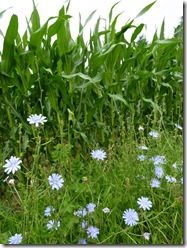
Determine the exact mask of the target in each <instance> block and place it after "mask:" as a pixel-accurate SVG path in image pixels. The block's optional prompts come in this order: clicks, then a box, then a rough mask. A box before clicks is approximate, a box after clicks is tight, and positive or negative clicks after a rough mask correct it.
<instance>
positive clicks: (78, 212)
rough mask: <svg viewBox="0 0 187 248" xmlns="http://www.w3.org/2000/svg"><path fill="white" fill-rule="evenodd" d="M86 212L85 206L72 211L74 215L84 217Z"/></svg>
mask: <svg viewBox="0 0 187 248" xmlns="http://www.w3.org/2000/svg"><path fill="white" fill-rule="evenodd" d="M86 214H87V210H86V208H79V210H78V211H75V212H74V215H76V216H78V217H81V216H82V217H84V216H85V215H86Z"/></svg>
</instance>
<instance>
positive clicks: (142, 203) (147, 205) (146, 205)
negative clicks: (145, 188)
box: [137, 196, 152, 210]
mask: <svg viewBox="0 0 187 248" xmlns="http://www.w3.org/2000/svg"><path fill="white" fill-rule="evenodd" d="M137 203H138V205H139V208H142V209H143V210H150V209H151V208H152V202H151V201H150V200H149V199H148V198H147V197H143V196H142V197H141V198H138V201H137Z"/></svg>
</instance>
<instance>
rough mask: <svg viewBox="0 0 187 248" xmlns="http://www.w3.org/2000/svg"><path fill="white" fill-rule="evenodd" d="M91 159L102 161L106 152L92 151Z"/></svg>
mask: <svg viewBox="0 0 187 248" xmlns="http://www.w3.org/2000/svg"><path fill="white" fill-rule="evenodd" d="M91 155H92V158H95V159H97V160H104V158H106V152H105V151H103V150H101V149H100V150H95V151H94V150H92V151H91Z"/></svg>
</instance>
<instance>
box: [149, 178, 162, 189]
mask: <svg viewBox="0 0 187 248" xmlns="http://www.w3.org/2000/svg"><path fill="white" fill-rule="evenodd" d="M151 186H152V188H159V187H160V181H159V180H158V179H156V178H153V179H152V180H151Z"/></svg>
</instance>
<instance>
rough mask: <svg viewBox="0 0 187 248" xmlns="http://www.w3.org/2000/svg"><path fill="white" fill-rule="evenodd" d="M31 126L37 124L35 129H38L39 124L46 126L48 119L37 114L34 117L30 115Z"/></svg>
mask: <svg viewBox="0 0 187 248" xmlns="http://www.w3.org/2000/svg"><path fill="white" fill-rule="evenodd" d="M27 120H28V122H29V124H35V127H38V126H39V124H42V125H43V124H44V122H46V121H47V120H46V117H45V116H42V115H41V114H39V115H37V114H34V115H30V116H29V117H28V118H27Z"/></svg>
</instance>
